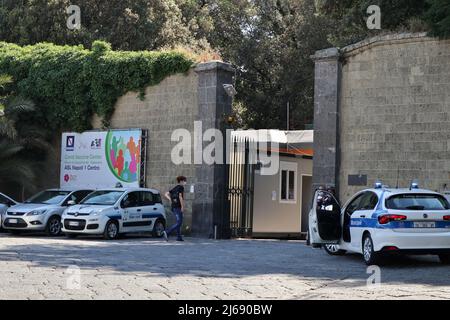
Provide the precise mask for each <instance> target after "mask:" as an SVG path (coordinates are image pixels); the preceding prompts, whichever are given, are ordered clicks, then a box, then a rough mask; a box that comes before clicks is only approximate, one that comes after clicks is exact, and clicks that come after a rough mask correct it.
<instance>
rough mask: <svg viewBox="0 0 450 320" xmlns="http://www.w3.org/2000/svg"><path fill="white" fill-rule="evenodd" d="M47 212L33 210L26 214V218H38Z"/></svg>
mask: <svg viewBox="0 0 450 320" xmlns="http://www.w3.org/2000/svg"><path fill="white" fill-rule="evenodd" d="M46 212H47V210H33V211H30V212H28V213H27V216H40V215H42V214H44V213H46Z"/></svg>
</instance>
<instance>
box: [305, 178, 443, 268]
mask: <svg viewBox="0 0 450 320" xmlns="http://www.w3.org/2000/svg"><path fill="white" fill-rule="evenodd" d="M309 241H310V243H311V245H312V246H313V247H320V246H323V247H324V249H325V250H326V251H327V253H329V254H331V255H342V254H344V253H345V252H347V251H348V252H355V253H361V254H362V255H363V258H364V261H365V262H366V263H367V264H368V265H371V264H376V263H377V262H380V257H383V256H385V255H387V254H390V253H391V254H392V253H406V254H436V255H439V258H440V260H441V262H442V263H445V264H449V263H450V204H449V202H448V201H447V199H446V198H445V197H444V196H443V195H441V194H439V193H436V192H433V191H430V190H424V189H419V188H418V186H417V185H412V187H411V188H409V189H390V188H385V187H383V186H381V184H377V185H376V187H375V188H374V189H367V190H363V191H360V192H358V193H357V194H355V195H354V196H353V197H352V198H351V199H350V200H349V201H348V202H347V203H346V204H345V205H344V206H343V207H342V209H341V207H340V206H339V204H338V201H337V200H336V199H335V198H334V197H333V195H332V194H330V193H329V192H326V191H323V190H318V191H316V193H315V196H314V202H313V207H312V210H311V211H310V215H309Z"/></svg>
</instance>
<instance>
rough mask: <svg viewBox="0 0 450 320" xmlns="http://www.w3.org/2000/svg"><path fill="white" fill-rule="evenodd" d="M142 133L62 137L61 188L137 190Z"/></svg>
mask: <svg viewBox="0 0 450 320" xmlns="http://www.w3.org/2000/svg"><path fill="white" fill-rule="evenodd" d="M141 144H142V130H140V129H133V130H110V131H87V132H83V133H73V132H70V133H63V134H62V141H61V174H60V186H61V188H64V187H92V188H114V187H116V185H117V183H119V182H120V184H121V185H122V186H123V187H139V182H140V169H141V161H142V159H141Z"/></svg>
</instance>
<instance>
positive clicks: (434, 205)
mask: <svg viewBox="0 0 450 320" xmlns="http://www.w3.org/2000/svg"><path fill="white" fill-rule="evenodd" d="M386 208H388V209H394V210H449V209H450V204H449V202H448V201H447V199H445V198H444V197H443V196H441V195H438V194H413V193H405V194H397V195H394V196H391V197H389V198H388V199H387V200H386Z"/></svg>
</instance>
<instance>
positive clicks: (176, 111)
mask: <svg viewBox="0 0 450 320" xmlns="http://www.w3.org/2000/svg"><path fill="white" fill-rule="evenodd" d="M138 95H139V94H138V93H137V92H128V93H127V94H126V95H124V96H122V97H120V98H119V100H118V101H117V103H116V106H115V111H114V114H113V117H112V118H111V128H114V129H122V128H140V129H146V130H148V144H147V167H146V184H147V187H150V188H155V189H158V190H160V191H161V193H162V194H164V192H166V191H168V190H169V189H170V188H171V187H173V185H174V184H176V180H175V178H176V177H177V176H179V175H184V176H186V177H187V179H188V184H189V185H190V184H196V183H197V179H196V175H195V168H194V166H193V165H192V164H181V165H177V166H175V165H173V164H172V160H171V151H172V148H173V143H172V142H171V135H172V132H173V131H174V130H175V129H178V128H185V129H187V130H189V131H190V132H193V130H194V121H195V117H196V115H197V113H198V101H197V96H198V76H197V74H196V73H195V72H194V70H191V71H190V72H189V73H188V74H186V75H183V74H177V75H173V76H170V77H168V78H166V79H164V80H163V81H162V82H161V83H159V84H158V85H156V86H151V87H148V88H147V89H146V90H145V99H143V100H141V99H139V97H138ZM93 126H94V128H101V121H100V119H98V118H95V119H94V123H93ZM189 185H188V186H187V188H186V189H187V190H186V191H188V192H186V213H185V223H184V227H185V228H187V230H184V231H185V232H186V231H189V230H190V228H191V226H192V200H193V198H194V195H193V194H191V193H189ZM163 201H164V199H163ZM164 202H165V204H167V201H164ZM168 217H171V218H173V217H172V215H171V214H169V215H168ZM170 222H173V219H171V220H170Z"/></svg>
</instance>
